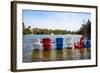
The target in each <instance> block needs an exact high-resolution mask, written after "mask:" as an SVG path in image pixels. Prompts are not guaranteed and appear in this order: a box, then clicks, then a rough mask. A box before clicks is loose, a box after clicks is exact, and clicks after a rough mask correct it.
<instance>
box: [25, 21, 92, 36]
mask: <svg viewBox="0 0 100 73" xmlns="http://www.w3.org/2000/svg"><path fill="white" fill-rule="evenodd" d="M27 34H40V35H42V34H55V35H59V34H60V35H63V34H82V35H84V36H88V35H90V34H91V21H90V20H88V21H87V22H86V23H85V24H82V26H81V27H80V29H79V30H77V31H69V30H67V29H66V30H62V29H54V30H53V29H41V28H32V27H31V26H27V27H26V26H25V24H24V23H23V35H27Z"/></svg>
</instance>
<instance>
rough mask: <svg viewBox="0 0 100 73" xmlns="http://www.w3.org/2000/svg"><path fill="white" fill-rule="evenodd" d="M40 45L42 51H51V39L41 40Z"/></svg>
mask: <svg viewBox="0 0 100 73" xmlns="http://www.w3.org/2000/svg"><path fill="white" fill-rule="evenodd" d="M41 43H43V50H50V49H51V39H50V38H43V39H42V41H41Z"/></svg>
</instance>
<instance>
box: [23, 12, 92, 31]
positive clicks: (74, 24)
mask: <svg viewBox="0 0 100 73" xmlns="http://www.w3.org/2000/svg"><path fill="white" fill-rule="evenodd" d="M22 15H23V16H22V19H23V22H24V24H25V26H26V27H27V26H31V28H42V29H44V28H46V29H62V30H70V31H77V30H79V28H80V27H81V26H82V24H84V23H86V22H87V20H88V19H90V20H91V13H80V12H67V11H66V12H60V11H55V12H54V11H35V10H23V13H22Z"/></svg>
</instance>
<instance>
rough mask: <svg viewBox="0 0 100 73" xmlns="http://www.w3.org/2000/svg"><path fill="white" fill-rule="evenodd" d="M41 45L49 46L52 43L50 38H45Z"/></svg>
mask: <svg viewBox="0 0 100 73" xmlns="http://www.w3.org/2000/svg"><path fill="white" fill-rule="evenodd" d="M41 43H43V44H49V43H51V39H50V38H43V39H42V41H41Z"/></svg>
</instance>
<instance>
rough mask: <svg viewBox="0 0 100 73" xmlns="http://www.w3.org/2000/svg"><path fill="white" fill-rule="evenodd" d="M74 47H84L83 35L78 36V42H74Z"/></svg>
mask: <svg viewBox="0 0 100 73" xmlns="http://www.w3.org/2000/svg"><path fill="white" fill-rule="evenodd" d="M74 48H75V49H80V48H84V37H83V36H82V37H81V38H80V41H79V42H76V43H74Z"/></svg>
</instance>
